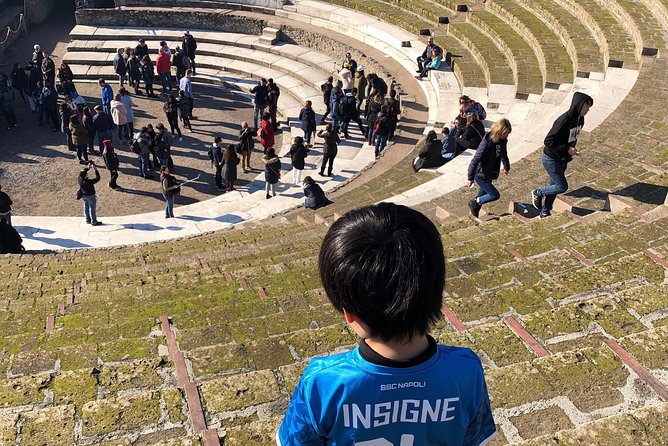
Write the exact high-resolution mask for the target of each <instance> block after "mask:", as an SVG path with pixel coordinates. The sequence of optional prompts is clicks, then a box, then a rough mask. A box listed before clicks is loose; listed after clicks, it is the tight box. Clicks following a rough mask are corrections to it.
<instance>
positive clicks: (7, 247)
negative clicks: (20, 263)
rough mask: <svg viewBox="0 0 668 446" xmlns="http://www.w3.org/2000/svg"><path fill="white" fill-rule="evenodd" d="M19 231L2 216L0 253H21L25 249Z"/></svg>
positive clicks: (0, 220) (0, 221) (0, 222)
mask: <svg viewBox="0 0 668 446" xmlns="http://www.w3.org/2000/svg"><path fill="white" fill-rule="evenodd" d="M22 243H23V240H22V239H21V235H19V233H18V231H17V230H16V229H14V227H13V226H12V225H11V224H9V223H8V222H7V220H6V219H5V217H2V216H0V254H21V253H22V252H23V251H25V248H24V247H23V244H22Z"/></svg>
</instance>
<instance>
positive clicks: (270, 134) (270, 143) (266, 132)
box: [260, 112, 274, 154]
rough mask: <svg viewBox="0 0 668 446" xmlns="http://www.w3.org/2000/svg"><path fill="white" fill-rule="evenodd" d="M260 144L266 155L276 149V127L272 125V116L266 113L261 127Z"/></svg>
mask: <svg viewBox="0 0 668 446" xmlns="http://www.w3.org/2000/svg"><path fill="white" fill-rule="evenodd" d="M260 144H262V147H263V148H264V153H265V154H266V153H267V149H268V148H270V147H274V127H273V126H272V125H271V114H270V113H269V112H264V114H263V115H262V123H261V125H260Z"/></svg>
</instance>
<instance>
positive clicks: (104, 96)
mask: <svg viewBox="0 0 668 446" xmlns="http://www.w3.org/2000/svg"><path fill="white" fill-rule="evenodd" d="M97 83H98V84H99V85H100V89H101V91H100V99H101V102H102V109H103V110H104V112H105V113H111V101H112V100H113V99H114V91H113V90H112V89H111V86H110V85H109V84H107V83H106V82H105V80H104V79H102V78H100V79H99V80H98V81H97Z"/></svg>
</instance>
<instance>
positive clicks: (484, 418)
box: [463, 378, 496, 446]
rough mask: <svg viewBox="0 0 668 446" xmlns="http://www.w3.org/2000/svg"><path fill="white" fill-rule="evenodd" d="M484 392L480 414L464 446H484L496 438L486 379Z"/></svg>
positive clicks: (475, 419) (477, 415) (470, 425)
mask: <svg viewBox="0 0 668 446" xmlns="http://www.w3.org/2000/svg"><path fill="white" fill-rule="evenodd" d="M482 387H483V389H482V390H483V392H482V400H481V401H480V406H479V407H478V412H477V413H476V414H475V416H474V417H473V419H472V420H471V422H470V423H469V425H468V427H467V428H466V434H465V435H464V442H463V446H484V445H486V444H487V443H489V442H490V441H492V439H494V437H495V436H496V425H495V424H494V418H493V417H492V405H491V404H490V402H489V394H488V393H487V385H486V384H485V381H484V378H483V382H482Z"/></svg>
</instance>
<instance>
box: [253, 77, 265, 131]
mask: <svg viewBox="0 0 668 446" xmlns="http://www.w3.org/2000/svg"><path fill="white" fill-rule="evenodd" d="M250 92H251V94H254V95H255V101H254V103H253V128H257V121H258V120H259V119H260V118H261V117H262V115H263V114H264V107H265V106H266V105H267V93H268V89H267V79H265V78H262V79H260V83H259V84H258V85H256V86H254V87H253V88H251V90H250Z"/></svg>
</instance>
